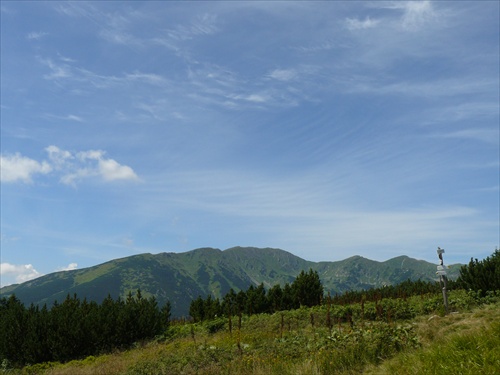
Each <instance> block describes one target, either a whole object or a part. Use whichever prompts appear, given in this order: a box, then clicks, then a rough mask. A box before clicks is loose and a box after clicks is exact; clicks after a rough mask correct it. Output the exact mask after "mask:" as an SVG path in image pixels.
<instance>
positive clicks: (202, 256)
mask: <svg viewBox="0 0 500 375" xmlns="http://www.w3.org/2000/svg"><path fill="white" fill-rule="evenodd" d="M459 266H460V265H455V266H451V267H450V270H449V275H450V277H451V278H454V277H456V276H458V270H459V268H460V267H459ZM309 268H312V269H313V270H316V271H318V274H319V275H320V278H321V281H322V283H323V286H324V287H325V291H329V292H331V293H332V294H335V293H342V292H344V291H347V290H359V289H367V288H371V287H379V286H383V285H393V284H398V283H400V282H402V281H405V280H407V279H411V280H417V279H422V280H435V271H436V265H435V264H432V263H428V262H425V261H420V260H415V259H412V258H409V257H406V256H401V257H397V258H393V259H390V260H388V261H386V262H376V261H373V260H369V259H366V258H363V257H360V256H354V257H351V258H348V259H345V260H343V261H338V262H319V263H315V262H310V261H306V260H304V259H301V258H299V257H297V256H295V255H293V254H291V253H289V252H286V251H284V250H280V249H271V248H265V249H261V248H253V247H234V248H231V249H227V250H224V251H221V250H219V249H213V248H202V249H196V250H192V251H188V252H185V253H160V254H154V255H153V254H140V255H134V256H130V257H126V258H121V259H115V260H112V261H110V262H106V263H103V264H100V265H97V266H94V267H89V268H84V269H79V270H72V271H64V272H56V273H52V274H49V275H46V276H42V277H39V278H37V279H34V280H31V281H28V282H25V283H22V284H17V285H10V286H7V287H4V288H2V289H0V295H1V296H2V297H4V296H8V295H10V294H15V295H16V296H17V297H18V298H19V299H20V300H21V301H22V302H24V303H25V304H26V305H29V304H31V303H34V304H40V305H42V304H44V303H46V304H47V305H48V306H52V303H53V302H54V301H56V300H57V301H62V300H63V299H64V298H66V296H67V295H68V294H70V295H73V294H74V293H76V294H77V295H78V296H79V297H80V298H82V299H83V298H87V299H88V300H93V301H97V302H101V301H102V300H103V299H104V298H106V296H107V295H108V294H110V295H111V296H112V297H113V298H115V299H116V298H118V297H122V298H123V297H125V296H126V295H127V293H128V292H129V291H132V292H133V293H135V291H136V290H137V289H139V288H140V289H141V291H142V294H143V295H144V296H145V297H149V296H155V297H156V299H157V300H158V303H159V304H160V305H162V304H164V303H165V302H166V301H167V300H169V301H170V302H171V304H172V314H173V316H186V315H187V314H188V310H189V304H190V303H191V300H193V299H195V298H197V297H198V296H200V295H201V296H203V297H205V296H207V295H208V294H212V295H214V296H215V297H221V296H223V295H225V294H226V293H227V292H228V291H229V290H230V289H231V288H233V289H234V290H235V291H239V290H241V289H243V290H246V289H247V288H248V287H249V286H250V285H252V284H253V285H259V284H260V283H264V285H265V286H266V287H270V286H273V285H276V284H281V285H284V284H285V283H287V282H288V283H290V282H292V281H293V280H294V279H295V277H296V276H297V275H298V274H299V273H300V271H302V270H306V271H307V270H309Z"/></svg>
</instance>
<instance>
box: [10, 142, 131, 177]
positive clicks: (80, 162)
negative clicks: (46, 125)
mask: <svg viewBox="0 0 500 375" xmlns="http://www.w3.org/2000/svg"><path fill="white" fill-rule="evenodd" d="M45 151H46V152H47V154H48V159H49V160H48V161H45V160H44V161H42V162H38V161H36V160H33V159H30V158H27V157H24V156H22V155H21V154H19V153H16V154H14V155H6V156H4V155H2V156H1V162H0V166H1V173H0V176H1V181H2V182H19V181H21V182H32V176H33V175H35V174H48V173H49V172H58V173H60V174H62V176H61V177H60V182H61V183H63V184H66V185H73V186H74V185H75V184H76V182H77V181H80V180H82V179H85V178H90V177H100V178H101V179H102V180H104V181H108V182H109V181H115V180H137V179H138V176H137V174H136V173H135V172H134V170H133V169H132V168H131V167H129V166H127V165H122V164H120V163H118V162H117V161H116V160H114V159H109V158H106V157H105V154H106V152H105V151H102V150H88V151H81V152H77V153H75V154H73V153H71V152H70V151H67V150H62V149H60V148H59V147H57V146H54V145H50V146H48V147H47V148H45Z"/></svg>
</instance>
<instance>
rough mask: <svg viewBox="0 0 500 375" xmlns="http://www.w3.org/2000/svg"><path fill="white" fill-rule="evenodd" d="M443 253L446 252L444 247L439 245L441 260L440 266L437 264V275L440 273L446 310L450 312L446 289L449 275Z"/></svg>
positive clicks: (438, 250)
mask: <svg viewBox="0 0 500 375" xmlns="http://www.w3.org/2000/svg"><path fill="white" fill-rule="evenodd" d="M443 253H444V249H441V248H440V247H439V246H438V248H437V254H438V257H439V260H440V262H439V266H437V272H436V275H439V284H440V285H441V287H442V288H443V301H444V311H445V314H448V291H447V289H446V287H447V285H446V284H447V282H448V277H447V276H446V269H445V266H444V264H443ZM446 268H447V267H446Z"/></svg>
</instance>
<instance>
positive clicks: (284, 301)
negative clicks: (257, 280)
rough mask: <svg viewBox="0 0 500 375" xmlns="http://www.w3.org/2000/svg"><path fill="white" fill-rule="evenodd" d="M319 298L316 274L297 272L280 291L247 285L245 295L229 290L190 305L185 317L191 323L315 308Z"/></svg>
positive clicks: (315, 272)
mask: <svg viewBox="0 0 500 375" xmlns="http://www.w3.org/2000/svg"><path fill="white" fill-rule="evenodd" d="M322 298H323V286H322V284H321V281H320V278H319V275H318V272H317V271H313V270H312V269H310V270H309V272H305V271H301V273H300V274H299V275H298V276H297V277H296V278H295V280H294V281H293V282H292V283H291V284H289V283H286V284H285V285H284V286H283V287H281V286H280V285H279V284H277V285H275V286H273V287H272V288H270V289H269V290H266V289H265V287H264V284H260V285H259V286H257V287H255V286H253V285H251V286H250V287H249V288H248V289H247V290H246V291H243V290H241V291H239V292H238V293H236V292H235V291H234V290H233V289H230V290H229V292H228V293H227V294H226V295H225V296H224V297H223V298H222V300H220V299H219V298H213V297H212V296H211V295H208V296H207V297H206V298H202V297H201V296H199V297H198V298H197V299H195V300H194V301H192V302H191V305H190V306H189V315H190V316H191V317H192V318H193V319H194V321H197V322H199V321H203V320H209V319H213V318H215V317H216V316H235V315H241V314H245V315H252V314H261V313H274V312H276V311H283V310H293V309H297V308H299V307H300V306H308V307H312V306H316V305H319V304H320V303H321V300H322Z"/></svg>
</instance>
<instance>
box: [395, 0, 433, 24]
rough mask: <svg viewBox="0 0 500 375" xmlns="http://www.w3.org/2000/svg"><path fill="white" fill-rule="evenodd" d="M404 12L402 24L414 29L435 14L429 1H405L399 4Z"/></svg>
mask: <svg viewBox="0 0 500 375" xmlns="http://www.w3.org/2000/svg"><path fill="white" fill-rule="evenodd" d="M401 6H402V8H403V10H404V14H403V19H402V25H403V27H404V28H406V29H416V28H418V27H420V26H423V25H425V24H426V23H427V22H429V21H430V20H432V19H434V18H435V16H436V14H435V12H434V9H433V7H432V4H431V2H430V1H428V0H425V1H407V2H405V3H402V4H401Z"/></svg>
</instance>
